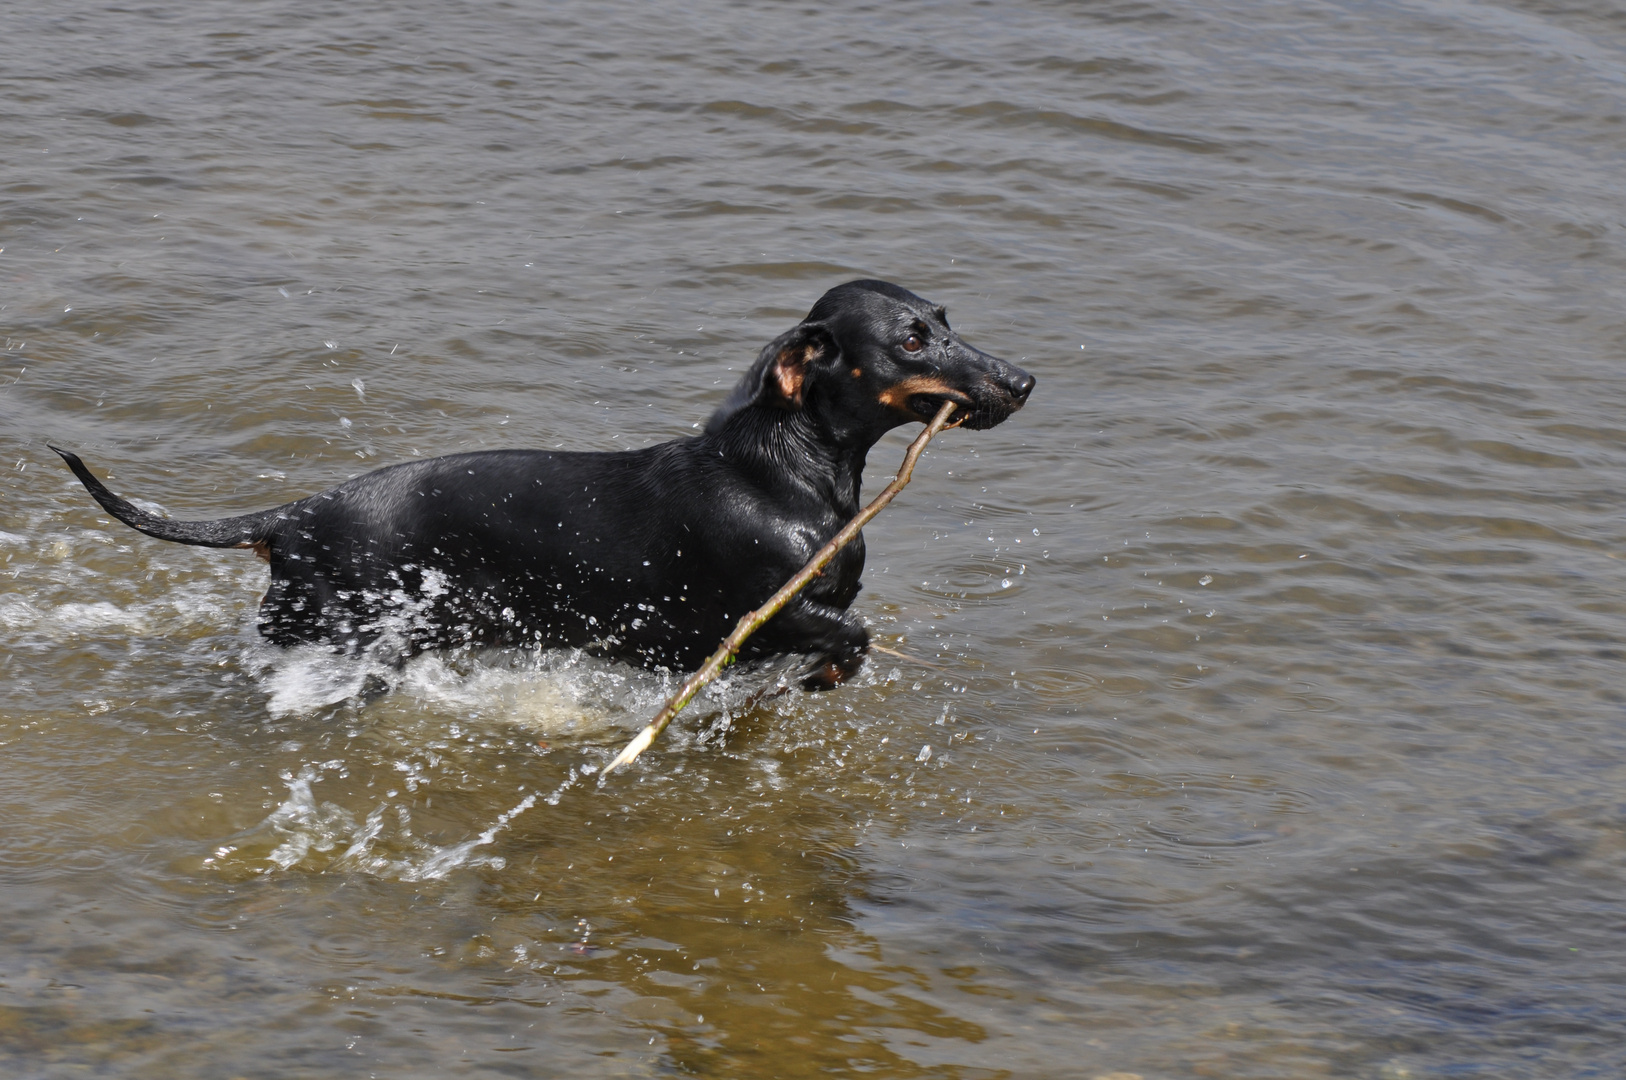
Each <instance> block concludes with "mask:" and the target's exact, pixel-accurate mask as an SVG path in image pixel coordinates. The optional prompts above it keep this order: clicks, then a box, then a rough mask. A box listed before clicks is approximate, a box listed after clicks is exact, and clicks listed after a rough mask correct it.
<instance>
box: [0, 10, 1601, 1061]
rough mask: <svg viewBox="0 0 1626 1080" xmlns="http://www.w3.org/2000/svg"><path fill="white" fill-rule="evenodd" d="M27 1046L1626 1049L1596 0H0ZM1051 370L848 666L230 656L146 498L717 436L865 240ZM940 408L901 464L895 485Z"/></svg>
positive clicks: (2, 385) (7, 498) (920, 544)
mask: <svg viewBox="0 0 1626 1080" xmlns="http://www.w3.org/2000/svg"><path fill="white" fill-rule="evenodd" d="M0 58H3V62H0V145H3V146H4V147H5V151H4V154H3V155H0V248H3V250H0V331H3V338H4V341H3V343H0V344H3V347H4V348H3V367H0V441H3V444H4V445H3V456H0V465H3V469H0V477H3V482H0V680H3V686H4V695H3V698H0V824H3V828H0V908H3V911H4V917H3V918H0V942H3V945H0V1072H3V1073H4V1074H5V1075H7V1076H15V1077H59V1076H60V1077H67V1076H120V1077H164V1078H173V1077H279V1078H280V1077H292V1076H299V1077H358V1076H380V1077H447V1076H466V1077H501V1076H661V1075H694V1076H718V1077H723V1076H727V1077H802V1076H806V1077H812V1076H825V1075H835V1076H860V1075H862V1076H884V1077H942V1078H967V1080H970V1078H992V1077H1084V1078H1092V1077H1101V1076H1117V1077H1120V1078H1121V1077H1123V1076H1127V1075H1135V1076H1140V1077H1144V1078H1147V1080H1152V1078H1164V1077H1171V1078H1172V1077H1187V1076H1214V1077H1293V1078H1297V1077H1310V1076H1333V1077H1374V1078H1377V1077H1382V1078H1388V1080H1394V1078H1399V1077H1406V1076H1413V1077H1426V1076H1441V1077H1444V1076H1450V1077H1453V1078H1457V1077H1486V1078H1490V1077H1496V1078H1506V1077H1604V1076H1618V1075H1622V1073H1623V1072H1626V1034H1623V1033H1626V944H1623V938H1626V900H1623V895H1626V798H1623V796H1622V791H1623V790H1626V714H1623V679H1622V656H1623V649H1622V644H1621V642H1622V637H1623V635H1626V601H1623V596H1626V563H1623V562H1622V558H1623V557H1626V482H1623V474H1622V467H1623V465H1626V422H1623V420H1622V417H1623V416H1626V381H1623V374H1622V373H1623V368H1626V314H1623V313H1626V287H1623V284H1622V282H1623V271H1626V251H1623V247H1622V237H1623V235H1626V211H1623V207H1626V180H1623V177H1626V15H1623V14H1622V9H1621V8H1620V6H1619V5H1618V4H1615V3H1612V2H1605V0H1574V2H1572V3H1567V4H1560V3H1544V2H1540V0H1481V2H1468V0H1376V2H1370V3H1356V2H1353V0H1347V2H1337V0H1324V2H1319V0H1242V2H1240V3H1235V4H1222V5H1221V4H1201V3H1194V2H1189V0H1147V2H1132V0H1104V2H1100V3H1087V4H1086V3H1059V2H1058V3H1039V2H1034V3H1009V4H998V5H991V4H981V3H967V2H960V0H949V2H946V3H939V4H929V5H928V4H913V3H900V4H884V5H861V4H854V5H847V4H834V5H829V6H825V7H813V6H792V5H758V6H754V7H753V6H743V5H733V4H713V3H709V2H708V3H699V4H688V5H682V6H681V7H680V6H678V5H664V6H659V7H657V6H651V5H631V4H613V3H612V4H591V5H589V4H577V3H559V4H548V5H541V4H518V5H515V4H507V5H475V6H467V5H456V4H448V3H444V2H442V0H415V2H408V3H401V4H392V5H337V4H329V5H312V6H306V7H298V8H296V7H290V6H284V5H272V4H263V3H253V4H224V3H213V2H204V3H195V4H187V5H181V4H168V3H163V2H159V3H155V4H146V5H138V6H133V7H102V6H96V5H89V4H80V3H74V2H68V3H62V4H52V5H50V6H48V7H45V6H41V7H38V8H36V9H29V10H25V9H24V8H22V7H18V8H17V9H16V10H13V11H10V12H8V13H7V14H5V15H4V16H3V17H0ZM856 276H879V277H884V278H888V279H891V280H895V281H898V282H900V283H903V284H905V285H907V286H909V287H910V288H913V289H915V290H916V291H918V292H920V293H922V294H924V295H926V296H928V297H930V298H932V299H933V300H936V301H939V302H941V303H944V304H946V305H948V308H949V311H950V315H951V318H952V319H953V320H954V322H955V325H956V327H957V328H958V329H960V330H961V331H962V332H963V333H964V334H965V336H966V337H967V339H968V340H970V341H972V342H973V343H975V344H977V345H979V346H980V347H982V348H985V349H987V350H989V351H991V352H994V353H996V354H999V355H1003V356H1007V357H1009V358H1011V359H1013V360H1017V361H1019V362H1020V363H1021V364H1022V365H1023V366H1025V367H1027V368H1028V369H1030V370H1031V371H1033V372H1034V373H1035V374H1036V375H1037V376H1038V379H1039V385H1038V390H1037V392H1036V394H1035V396H1034V398H1033V400H1032V402H1031V404H1030V405H1029V407H1028V408H1027V409H1026V410H1025V411H1023V412H1022V413H1020V414H1019V415H1017V416H1016V417H1015V418H1014V419H1013V420H1011V421H1010V422H1009V423H1007V424H1005V425H1004V426H1002V427H1000V428H997V429H995V430H992V431H988V432H950V433H948V434H946V435H944V436H943V437H941V438H940V439H939V440H937V441H936V442H934V443H933V445H932V447H931V448H930V450H929V452H928V453H927V455H926V457H925V458H924V459H923V461H922V464H921V466H920V468H919V470H918V471H917V473H916V477H915V481H914V483H913V484H912V485H911V487H910V488H909V489H908V490H907V491H906V492H905V493H904V495H903V496H902V497H901V498H900V499H899V501H898V502H896V503H895V504H894V505H893V507H892V508H891V509H889V510H888V511H887V512H886V513H885V514H883V515H882V516H881V517H880V518H879V519H878V520H877V521H876V522H875V523H874V524H873V525H872V526H871V527H870V528H869V529H868V530H867V532H866V538H867V541H868V545H869V551H870V562H869V568H868V571H867V573H866V579H865V580H866V589H865V592H864V593H863V594H862V595H861V597H860V598H859V601H858V605H857V606H858V609H859V610H860V611H861V612H862V614H863V616H864V617H865V618H866V619H867V620H868V621H869V622H870V624H871V625H872V627H873V629H874V631H875V633H876V635H877V638H878V640H880V641H882V642H884V643H886V644H888V645H890V646H892V647H894V648H896V649H898V650H900V651H902V652H904V653H907V654H909V657H910V658H909V659H900V658H896V657H891V656H877V657H875V658H874V659H873V660H872V662H871V663H870V664H869V666H868V667H867V669H866V671H865V673H864V674H863V676H862V677H861V678H860V679H859V680H858V681H857V682H856V684H854V685H851V686H848V687H845V688H843V689H841V690H839V691H837V692H835V693H831V694H827V695H822V696H806V695H800V694H797V695H791V696H788V697H783V698H780V699H777V700H774V701H771V702H769V703H767V704H763V705H760V706H756V707H749V706H748V705H747V703H746V698H747V696H748V693H749V691H750V689H751V678H750V677H747V676H744V675H740V676H736V677H735V679H734V680H733V681H732V682H731V683H730V684H728V685H727V686H725V687H723V688H721V689H720V690H719V691H718V692H717V693H716V694H714V695H712V696H710V697H708V698H707V699H705V701H704V702H702V704H701V705H700V706H699V707H697V708H695V709H694V710H693V711H692V713H688V714H685V716H684V718H683V719H682V720H681V721H680V723H679V724H677V725H675V726H674V728H673V729H672V731H671V732H669V733H668V737H667V738H666V739H665V740H663V742H662V743H661V744H659V745H658V746H657V748H656V749H655V751H653V752H651V753H649V754H647V755H646V756H645V757H644V758H642V759H641V760H640V761H639V762H638V763H637V764H636V766H635V767H634V768H633V769H631V770H629V771H628V772H627V773H626V774H625V775H620V776H618V777H616V778H615V779H614V781H613V782H612V783H610V784H608V785H606V786H605V787H604V788H599V787H597V786H595V784H594V783H593V782H592V776H591V773H590V772H588V773H586V774H584V772H583V770H584V769H585V770H590V769H592V768H595V767H597V766H598V765H599V764H602V762H603V761H604V760H606V759H607V758H608V757H609V756H610V755H611V754H612V753H614V751H615V750H616V749H617V748H618V747H619V745H620V744H621V743H622V742H623V741H624V740H625V738H626V737H627V736H628V735H630V734H631V732H632V731H634V730H635V729H636V728H637V727H638V725H640V724H641V723H642V722H643V721H644V720H645V719H647V717H648V716H649V715H650V714H651V713H652V712H653V711H654V708H655V706H656V705H657V704H658V702H659V700H660V698H661V696H662V694H663V692H664V691H665V690H666V689H668V688H669V686H670V685H671V680H668V679H663V678H661V677H659V676H656V675H651V674H648V673H644V672H641V671H635V670H632V669H629V668H624V667H619V666H615V665H610V664H604V663H600V662H596V661H592V660H588V659H584V658H581V657H578V656H572V655H569V654H548V655H541V656H536V655H527V654H523V653H487V654H481V655H460V654H455V655H440V656H433V657H426V658H423V659H422V660H420V661H417V662H416V663H415V664H414V665H413V666H412V667H411V668H410V669H409V671H408V673H407V677H406V679H405V681H404V682H403V683H402V685H400V686H399V687H398V688H397V689H396V690H395V691H394V692H392V693H391V694H389V695H388V696H386V697H384V698H382V699H380V700H378V701H376V702H374V703H372V704H370V705H366V706H364V707H363V706H357V705H355V704H353V703H348V702H346V701H345V700H344V698H345V696H346V694H347V693H348V692H349V691H350V690H351V689H353V688H354V687H355V686H356V685H357V684H358V683H359V680H360V678H361V677H362V676H363V675H364V674H365V672H364V671H363V670H362V669H361V668H360V667H359V666H358V665H357V664H355V663H347V662H341V661H336V660H334V659H332V658H330V657H324V656H322V655H319V654H314V653H282V652H279V651H277V650H275V649H272V648H270V647H268V646H266V645H264V644H262V643H260V642H259V641H258V640H257V639H256V636H255V633H254V630H253V609H254V605H255V603H256V601H257V599H258V596H259V594H260V592H261V591H262V590H263V588H264V582H265V571H264V568H263V566H262V564H260V563H259V562H258V561H257V560H255V559H254V558H252V557H251V556H249V555H248V554H246V553H237V552H211V551H200V550H194V549H187V548H182V547H178V546H173V545H167V544H163V543H160V542H158V541H154V540H149V539H147V538H144V537H141V536H139V535H137V534H135V533H133V532H131V531H129V530H127V529H124V528H123V527H122V526H119V525H117V524H116V523H112V522H110V521H109V520H108V519H107V518H106V516H105V515H103V514H102V513H100V511H99V510H98V509H97V508H96V507H95V506H94V505H92V504H91V503H90V501H89V499H88V497H87V496H86V495H85V493H84V492H83V490H82V489H80V488H79V487H78V485H77V484H76V483H75V482H74V481H73V479H72V478H71V477H70V476H69V475H68V473H67V471H66V470H65V469H63V468H62V467H61V465H60V464H59V462H57V460H56V459H55V457H54V456H53V455H52V454H51V453H50V452H49V451H48V450H47V449H46V447H45V442H46V441H47V440H50V441H53V442H58V443H60V444H63V445H67V446H71V447H74V448H77V449H78V450H79V451H80V452H81V453H83V454H84V455H85V457H86V458H87V460H88V461H89V462H90V463H91V464H92V465H93V466H94V467H95V468H97V469H98V470H100V471H102V472H103V473H106V474H110V475H111V483H112V484H113V486H114V487H115V488H116V489H117V490H119V491H121V492H123V493H126V494H129V495H133V496H137V497H140V498H142V499H146V500H150V501H152V502H156V503H159V504H161V505H162V506H163V507H164V508H165V509H166V510H167V511H169V512H171V513H173V514H175V515H177V516H192V517H210V516H219V515H222V514H226V513H235V512H243V511H247V510H251V509H258V508H261V507H265V506H268V505H273V504H276V503H279V502H283V501H286V500H288V499H291V498H294V497H296V496H299V495H303V494H307V493H310V492H312V491H316V490H319V489H321V488H323V487H326V486H329V485H332V484H334V483H337V482H339V481H341V480H343V479H345V478H346V477H348V476H351V475H354V474H356V473H358V472H360V471H363V470H366V469H371V468H375V467H378V466H381V465H385V464H389V463H392V462H398V461H403V460H407V459H409V458H411V457H413V456H415V455H432V454H439V453H447V452H452V451H457V450H464V449H473V448H483V447H499V446H538V447H568V448H572V449H588V450H591V449H613V448H617V447H623V446H636V445H645V444H647V443H650V442H653V441H656V440H661V439H669V438H674V437H681V436H683V435H685V434H687V433H689V432H691V431H692V430H693V427H694V425H695V424H697V423H698V422H701V421H703V420H704V418H705V417H706V415H707V414H708V412H709V411H710V409H711V408H713V407H714V406H715V405H716V404H717V403H718V402H719V401H720V400H721V398H722V396H723V395H724V394H725V393H726V390H727V388H728V387H729V386H730V385H731V383H732V382H733V379H734V377H735V373H737V372H738V371H739V370H740V368H741V367H742V366H743V365H744V364H746V363H747V362H748V361H749V360H750V359H751V357H752V356H753V355H754V353H755V351H756V350H757V348H759V347H760V345H761V344H762V343H763V342H765V341H766V340H767V339H768V338H770V337H771V336H772V335H774V334H776V333H778V332H779V331H781V330H783V329H785V328H787V327H788V326H790V325H791V324H792V323H793V322H794V321H795V320H796V319H797V318H799V317H800V315H801V314H802V313H803V312H805V311H806V309H807V308H808V307H809V306H810V305H811V303H812V302H813V300H814V299H816V298H817V296H818V295H819V294H820V293H821V292H822V291H823V290H824V289H825V288H827V287H829V286H830V285H833V284H836V283H838V282H840V281H843V280H846V279H848V278H851V277H856ZM906 435H907V433H905V432H899V433H896V434H895V435H893V436H891V437H889V438H888V439H887V440H886V441H885V442H883V443H882V445H881V446H880V447H879V448H878V449H877V450H876V451H875V453H874V454H873V455H872V457H871V470H870V472H871V475H870V478H869V480H868V487H869V490H871V491H873V490H875V489H876V488H877V487H878V486H879V483H880V482H881V481H882V480H883V479H884V477H885V475H886V473H887V471H888V470H889V469H890V468H892V467H893V466H894V465H895V463H896V462H897V460H898V458H899V457H900V456H901V452H902V448H903V445H904V442H905V440H906Z"/></svg>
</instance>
